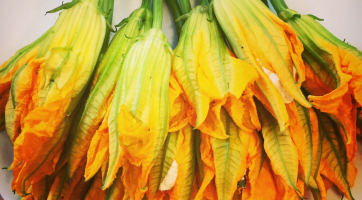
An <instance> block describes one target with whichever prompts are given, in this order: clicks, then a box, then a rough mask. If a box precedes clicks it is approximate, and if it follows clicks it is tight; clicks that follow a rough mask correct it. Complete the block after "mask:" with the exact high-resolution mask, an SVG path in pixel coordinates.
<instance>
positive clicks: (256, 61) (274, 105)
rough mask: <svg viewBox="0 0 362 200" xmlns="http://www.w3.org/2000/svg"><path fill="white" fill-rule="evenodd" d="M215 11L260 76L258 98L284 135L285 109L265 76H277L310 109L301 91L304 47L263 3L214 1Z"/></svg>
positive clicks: (239, 53) (239, 54)
mask: <svg viewBox="0 0 362 200" xmlns="http://www.w3.org/2000/svg"><path fill="white" fill-rule="evenodd" d="M213 8H214V10H215V14H216V17H217V20H218V22H219V23H220V25H221V27H222V29H223V31H224V33H225V35H226V37H227V39H228V41H229V42H230V45H231V47H232V48H233V50H234V52H235V54H236V56H237V57H238V58H240V59H242V60H244V61H246V62H248V63H250V64H251V65H252V66H253V67H254V68H255V69H256V71H257V72H258V74H259V77H258V78H257V80H256V85H257V87H258V90H259V94H256V95H257V97H258V98H259V99H260V100H261V101H262V102H263V104H264V105H266V104H269V105H266V106H269V107H270V108H271V109H272V111H273V114H274V115H275V116H276V118H277V120H278V123H279V127H280V130H281V131H284V130H285V129H286V128H287V127H288V126H289V117H288V114H287V111H286V107H285V105H284V101H283V98H282V95H281V94H280V92H279V91H278V89H277V88H276V87H275V86H274V85H273V83H272V80H270V78H269V77H268V75H267V74H266V72H267V73H268V74H269V72H271V73H275V74H276V75H275V76H276V77H278V78H279V79H280V82H281V86H282V87H283V88H284V89H285V91H286V92H287V93H288V94H289V95H291V96H292V97H293V98H294V99H295V100H296V101H298V102H299V103H300V104H302V105H303V106H305V107H311V104H310V103H309V102H308V101H307V100H306V99H305V97H304V95H303V94H302V92H301V90H300V86H301V83H302V82H303V81H304V79H305V75H304V64H303V60H302V57H301V54H302V51H303V45H302V43H301V42H300V40H299V39H298V38H297V36H296V34H295V32H294V31H293V30H292V29H291V27H290V26H289V25H288V24H286V23H284V22H283V21H282V20H280V19H279V18H278V17H277V16H276V15H275V14H274V13H272V12H271V11H270V10H269V9H268V8H267V7H266V6H265V5H264V4H263V3H262V2H261V1H250V0H215V1H214V3H213ZM263 98H264V99H266V101H264V100H263Z"/></svg>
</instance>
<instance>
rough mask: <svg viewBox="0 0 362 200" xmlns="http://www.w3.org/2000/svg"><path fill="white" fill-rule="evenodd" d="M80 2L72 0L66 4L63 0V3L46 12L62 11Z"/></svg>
mask: <svg viewBox="0 0 362 200" xmlns="http://www.w3.org/2000/svg"><path fill="white" fill-rule="evenodd" d="M79 2H80V0H73V1H71V2H69V3H65V4H63V2H62V5H60V6H58V7H56V8H54V9H53V10H49V11H47V12H46V13H45V14H48V13H56V12H58V11H61V10H65V9H69V8H72V7H73V6H75V5H76V4H77V3H79Z"/></svg>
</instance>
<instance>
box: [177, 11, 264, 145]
mask: <svg viewBox="0 0 362 200" xmlns="http://www.w3.org/2000/svg"><path fill="white" fill-rule="evenodd" d="M210 8H211V7H210ZM210 8H209V7H208V6H205V5H201V6H197V7H195V8H194V9H193V10H192V11H191V12H190V13H189V14H187V15H188V19H187V21H186V23H185V24H184V26H183V28H182V32H181V36H180V40H179V43H178V45H177V47H176V49H175V57H174V60H173V66H172V70H173V72H174V74H175V76H176V78H177V80H178V82H179V83H180V85H181V86H182V88H183V90H184V94H185V98H186V99H187V101H188V102H189V103H190V104H191V106H192V108H193V111H192V112H193V116H192V119H191V122H190V123H191V124H192V125H193V126H194V127H196V128H198V129H200V130H201V131H202V132H205V133H207V134H210V135H211V136H213V137H216V138H220V139H221V138H227V137H229V136H228V135H227V134H226V133H225V128H224V127H223V123H222V122H221V119H220V107H221V106H222V105H224V104H225V102H226V99H227V98H229V97H230V98H233V99H239V98H240V97H241V95H242V93H243V91H244V90H245V88H246V87H247V86H248V85H249V84H250V83H253V82H254V80H255V79H256V78H257V73H256V71H255V70H254V69H253V67H252V66H250V65H249V64H248V63H246V62H244V61H242V60H239V59H237V58H235V57H233V55H232V54H231V52H230V51H229V50H228V47H227V44H226V43H225V41H224V38H223V35H222V33H221V31H220V29H219V27H218V24H217V21H216V19H215V17H214V15H213V13H212V10H210Z"/></svg>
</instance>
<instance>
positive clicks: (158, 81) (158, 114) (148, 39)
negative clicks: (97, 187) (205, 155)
mask: <svg viewBox="0 0 362 200" xmlns="http://www.w3.org/2000/svg"><path fill="white" fill-rule="evenodd" d="M153 11H154V12H153V15H154V19H153V24H152V29H150V30H149V31H147V32H146V33H145V34H143V35H141V36H138V37H135V38H130V39H133V40H138V41H137V42H136V43H135V44H134V45H133V46H132V47H131V49H130V50H129V52H128V53H127V55H126V58H125V60H124V62H123V64H122V70H121V75H120V77H119V79H118V82H117V86H116V89H115V93H114V97H113V100H112V103H111V108H110V113H109V118H108V130H109V161H108V171H107V176H106V178H105V180H104V182H103V187H102V189H106V188H108V187H109V186H110V184H111V183H112V182H113V180H114V178H115V177H116V173H117V171H118V169H119V167H120V166H121V165H122V163H123V174H122V180H123V183H124V185H125V188H127V190H128V191H129V194H130V196H131V198H132V199H141V198H142V197H143V196H144V193H145V192H146V191H147V181H148V175H149V173H150V171H151V169H152V166H153V165H154V163H155V160H156V158H157V156H158V154H159V152H160V150H161V148H162V146H163V144H164V142H165V139H166V137H167V133H168V129H169V118H170V117H169V116H170V107H169V81H170V73H171V52H172V50H171V48H170V45H169V43H168V42H167V38H166V36H165V35H164V33H163V32H162V31H161V27H162V0H156V1H153Z"/></svg>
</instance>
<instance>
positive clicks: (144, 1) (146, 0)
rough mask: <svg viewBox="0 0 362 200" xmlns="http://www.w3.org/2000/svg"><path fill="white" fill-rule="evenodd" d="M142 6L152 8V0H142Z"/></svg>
mask: <svg viewBox="0 0 362 200" xmlns="http://www.w3.org/2000/svg"><path fill="white" fill-rule="evenodd" d="M141 8H146V9H151V0H142V5H141Z"/></svg>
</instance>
